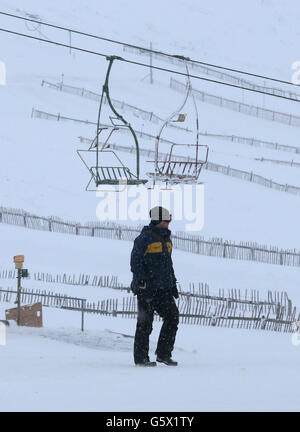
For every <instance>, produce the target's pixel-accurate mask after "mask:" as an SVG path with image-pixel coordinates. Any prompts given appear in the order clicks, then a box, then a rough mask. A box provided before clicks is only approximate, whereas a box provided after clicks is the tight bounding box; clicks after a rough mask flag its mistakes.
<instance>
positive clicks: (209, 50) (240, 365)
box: [0, 0, 300, 411]
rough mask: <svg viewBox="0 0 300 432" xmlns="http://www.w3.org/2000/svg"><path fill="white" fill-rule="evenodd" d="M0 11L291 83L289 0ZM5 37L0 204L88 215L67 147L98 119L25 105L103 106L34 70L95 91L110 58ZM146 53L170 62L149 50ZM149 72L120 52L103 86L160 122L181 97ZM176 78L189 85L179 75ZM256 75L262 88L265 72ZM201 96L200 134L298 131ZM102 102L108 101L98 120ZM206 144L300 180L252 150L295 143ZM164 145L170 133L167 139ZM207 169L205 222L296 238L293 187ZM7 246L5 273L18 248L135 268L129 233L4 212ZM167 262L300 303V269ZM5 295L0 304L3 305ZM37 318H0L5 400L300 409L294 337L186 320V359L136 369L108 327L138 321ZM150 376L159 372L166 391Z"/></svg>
mask: <svg viewBox="0 0 300 432" xmlns="http://www.w3.org/2000/svg"><path fill="white" fill-rule="evenodd" d="M0 10H5V11H7V12H10V13H17V14H22V15H24V14H26V13H27V14H28V13H29V14H36V15H38V16H39V17H40V18H41V19H44V20H45V21H48V22H51V23H54V24H58V25H65V26H69V27H73V28H76V29H79V30H82V31H88V32H91V33H94V34H99V35H103V36H105V37H107V38H114V39H118V40H121V41H124V42H129V43H133V44H138V45H142V46H145V47H149V44H150V42H152V43H153V48H154V49H157V50H161V51H166V52H170V53H174V54H181V55H185V56H190V57H191V58H194V59H199V60H202V61H206V62H209V63H215V64H222V65H224V66H228V67H233V68H237V69H244V70H249V71H252V72H257V73H259V74H264V75H270V76H274V77H278V78H280V79H284V80H287V81H289V80H290V79H291V74H292V69H291V65H292V63H293V62H294V61H296V60H298V51H299V49H298V48H299V47H298V45H299V44H298V39H299V22H298V21H299V18H298V16H299V12H300V7H299V4H298V3H297V2H296V1H295V0H293V1H291V2H289V5H287V3H286V2H284V1H283V0H280V1H275V0H251V1H250V0H248V1H247V2H239V1H237V0H229V1H227V2H221V1H220V0H211V1H210V2H201V3H200V2H194V1H192V0H185V1H183V0H176V1H175V2H174V1H171V0H165V1H164V2H161V1H158V0H155V1H153V2H145V1H137V0H132V1H131V2H130V3H128V2H126V1H125V0H114V1H112V2H106V3H104V4H102V3H101V6H100V5H99V2H97V1H96V0H75V1H72V2H71V1H67V0H64V1H60V2H53V1H44V2H36V1H35V0H26V1H23V0H12V1H10V2H8V1H5V0H0ZM0 27H5V28H8V29H12V30H15V31H20V32H22V33H26V34H28V35H32V36H36V37H43V38H44V37H45V38H49V39H50V40H57V41H60V42H62V43H66V44H68V43H69V34H68V33H65V32H61V31H58V30H54V29H49V28H38V29H36V30H34V26H32V24H28V25H27V26H25V24H24V23H23V22H22V21H19V22H16V21H14V20H12V19H11V18H8V17H4V16H1V15H0ZM72 44H73V45H77V46H81V47H83V48H86V49H90V50H96V51H99V52H103V53H105V54H108V55H111V54H116V55H121V56H123V57H125V58H128V59H132V60H134V61H146V62H148V61H149V59H147V58H145V57H137V56H136V55H134V54H130V53H125V52H123V50H122V47H121V46H118V45H113V44H111V43H108V42H101V41H99V40H93V39H88V38H84V37H80V36H76V35H74V34H73V35H72ZM0 47H1V50H0V61H4V62H5V64H6V68H7V85H6V86H0V100H1V104H0V146H1V147H0V148H1V156H0V206H7V207H14V208H23V209H24V210H26V211H28V212H32V213H37V214H40V215H57V216H60V217H62V218H68V219H71V220H75V221H79V222H85V221H87V220H95V219H96V206H97V204H98V203H99V198H98V197H96V196H95V194H92V193H91V194H89V193H87V192H85V191H84V188H85V185H86V183H87V181H88V179H89V178H88V173H87V171H86V170H85V168H84V166H83V165H82V163H81V162H80V160H79V158H78V156H77V154H76V149H78V148H83V147H84V146H85V145H84V144H79V142H78V137H79V136H84V137H87V138H93V137H94V134H95V126H93V125H83V124H79V123H78V124H77V123H69V122H60V121H47V120H38V119H32V118H31V112H32V108H33V107H34V108H35V109H38V110H41V111H45V112H49V113H53V114H58V113H60V114H61V115H65V116H69V117H74V118H78V119H83V120H90V121H92V122H95V121H96V120H97V110H98V106H97V103H95V102H93V101H89V100H86V99H83V98H80V97H76V96H72V95H68V94H65V93H62V92H61V93H60V92H55V91H52V90H50V89H47V88H45V87H42V86H41V82H42V80H47V81H50V82H53V83H58V82H60V81H61V80H62V79H63V81H64V82H65V83H66V84H70V85H74V86H78V87H82V88H86V89H88V90H91V91H94V92H97V93H99V92H101V87H102V84H103V80H104V77H105V72H106V67H107V62H106V60H105V59H104V58H101V57H96V56H95V57H94V56H91V55H87V54H84V53H79V52H75V51H72V52H71V53H70V52H69V49H67V48H59V47H55V46H51V45H47V44H43V43H41V42H37V41H32V40H26V39H22V38H18V37H16V36H11V35H8V34H5V33H1V32H0ZM154 64H156V65H157V66H161V67H168V66H169V65H167V64H166V63H163V62H160V61H158V60H155V61H154ZM172 67H173V66H172ZM174 68H175V69H176V67H175V66H174ZM177 70H180V69H178V68H177ZM148 72H149V70H148V69H144V68H138V67H133V66H132V65H128V64H125V63H121V62H118V63H117V64H115V65H114V68H113V71H112V75H111V96H112V97H113V98H116V99H119V100H124V101H125V102H126V103H128V104H132V105H134V106H137V107H140V108H142V109H145V110H147V111H150V112H154V113H155V114H157V115H159V116H161V117H162V118H165V117H167V116H168V115H169V114H170V113H171V112H172V111H173V110H174V108H176V107H177V106H178V104H180V102H181V101H182V99H183V95H182V94H180V93H177V92H174V91H173V90H171V89H170V88H169V79H170V75H169V74H165V73H163V72H158V71H154V84H153V85H150V84H149V79H148V78H147V77H146V75H147V74H148ZM62 74H63V76H62ZM175 78H176V79H178V80H181V81H182V82H184V81H183V77H181V78H182V79H181V78H180V77H179V78H178V77H176V76H175ZM253 80H254V81H255V82H257V83H259V84H263V82H262V81H261V80H255V79H253ZM192 84H193V86H194V88H195V89H199V90H203V91H207V92H208V93H211V94H215V95H219V96H223V97H227V98H229V99H234V100H238V101H241V102H244V103H248V104H253V105H258V106H263V107H265V108H268V109H273V110H277V111H280V112H286V113H291V114H293V115H298V116H300V108H299V107H300V106H299V104H298V103H295V102H288V101H284V100H279V99H275V98H271V97H270V96H262V95H258V94H250V93H249V92H247V91H241V90H237V89H232V88H227V87H221V86H217V85H212V84H208V83H205V82H202V81H200V80H193V81H192ZM275 86H278V84H276V85H275ZM286 88H287V86H286ZM292 90H293V91H296V92H297V91H298V89H297V88H292ZM299 93H300V90H299ZM197 106H198V110H199V117H200V129H201V131H202V132H205V131H208V132H211V133H216V134H218V133H219V134H228V135H232V134H234V135H241V136H245V137H254V138H258V139H263V140H267V141H274V142H278V143H280V144H285V145H292V146H300V145H299V138H298V137H299V128H297V127H291V126H287V125H282V124H280V123H274V122H270V121H265V120H262V119H257V118H254V117H250V116H246V115H243V114H239V113H236V112H234V111H230V110H226V109H224V108H220V107H216V106H213V105H209V104H205V103H201V102H197ZM190 109H191V108H190V106H189V108H187V110H188V111H187V114H188V120H187V122H188V126H189V127H191V126H192V125H193V122H192V121H193V119H192V114H191V111H190ZM109 114H110V113H109V111H108V110H107V107H105V116H106V119H107V118H108V116H109ZM123 114H124V116H125V118H128V120H129V121H130V122H131V123H132V125H133V126H134V127H135V128H136V129H137V130H139V131H141V130H142V131H144V132H148V133H151V134H153V135H156V134H157V131H158V129H159V125H154V124H153V123H149V122H147V121H143V120H141V119H140V118H138V117H136V116H135V115H131V114H128V113H126V112H124V113H123ZM165 136H166V138H169V139H174V140H176V141H178V142H183V141H184V142H187V141H188V140H190V139H191V138H190V135H189V134H183V133H182V132H175V131H172V130H168V131H167V132H166V134H165ZM118 143H119V144H122V145H132V142H129V141H128V139H127V136H126V135H122V136H120V138H119V142H118ZM201 143H203V144H208V145H209V146H210V150H211V151H210V155H209V160H210V161H211V162H215V163H219V164H222V165H226V166H228V165H230V166H231V167H233V168H237V169H243V170H247V171H253V172H254V173H257V174H260V175H262V176H264V177H266V178H271V179H273V180H274V181H277V182H279V183H283V184H286V183H288V184H292V185H295V186H300V180H299V172H300V168H296V167H285V166H281V165H274V164H271V163H265V162H264V163H262V162H259V161H256V160H255V158H261V157H264V158H274V159H280V160H291V159H293V160H294V161H295V162H300V156H299V154H294V153H287V152H280V151H274V150H270V149H266V148H258V147H250V146H245V145H242V144H235V143H230V142H226V141H220V140H217V139H208V138H205V137H202V138H201ZM140 145H141V147H143V148H148V149H153V148H154V143H153V142H151V141H147V140H142V139H141V141H140ZM167 150H168V147H167V146H166V145H163V146H162V149H161V151H167ZM120 157H121V158H122V160H124V161H125V162H126V163H128V165H129V166H130V167H131V168H133V167H134V159H133V156H132V155H128V154H126V153H124V154H121V153H120ZM148 159H149V158H146V157H142V158H141V164H142V173H145V172H147V171H149V165H148V163H147V160H148ZM202 180H203V182H204V183H205V224H204V228H203V230H202V231H201V233H199V234H203V235H205V236H206V237H210V236H217V237H223V238H224V239H228V240H236V241H240V240H243V241H257V242H258V243H267V244H273V245H278V246H280V247H283V248H296V249H299V241H300V231H299V229H297V228H298V219H299V210H300V198H299V196H294V195H291V194H287V193H281V192H277V191H274V190H270V189H267V188H264V187H262V186H259V185H256V184H251V183H247V182H245V181H242V180H239V179H236V178H232V177H227V176H224V175H221V174H217V173H213V172H210V171H204V172H203V173H202ZM141 222H145V223H147V221H141ZM128 223H129V224H130V223H134V224H135V223H136V222H132V221H128ZM183 227H184V225H183V223H182V222H181V221H174V222H172V225H171V226H170V228H171V229H172V230H173V231H176V230H182V229H183ZM0 242H1V243H0V244H1V246H2V247H1V249H0V270H2V269H6V268H12V257H13V256H14V255H15V254H18V253H24V255H25V259H26V267H27V268H29V270H30V271H31V272H38V271H45V272H50V273H51V272H52V273H71V274H73V273H76V274H79V273H92V274H111V275H117V276H118V278H119V281H120V282H122V283H124V284H128V283H129V282H130V279H131V274H130V271H129V255H130V251H131V248H132V243H130V242H124V241H122V242H121V241H115V240H114V241H113V240H104V239H95V238H83V237H80V238H79V237H75V236H68V235H63V234H56V233H46V232H38V231H31V230H27V229H23V228H19V227H12V226H6V225H3V224H0ZM173 261H174V266H175V271H176V276H177V278H178V280H179V282H180V283H181V285H182V287H183V288H188V283H189V282H206V283H208V284H209V285H210V290H211V293H216V292H217V291H218V289H219V288H224V289H232V288H236V289H240V290H241V291H242V292H243V291H245V290H251V289H259V291H260V293H261V297H263V296H264V294H266V293H267V291H268V290H272V291H274V290H277V291H287V292H288V295H289V297H290V298H291V300H292V301H293V304H294V305H296V306H298V305H299V303H300V295H299V269H298V268H290V267H280V266H275V265H265V264H260V263H254V262H246V261H236V260H225V259H217V258H213V257H203V256H198V255H193V254H189V253H187V252H180V251H177V250H174V253H173ZM116 263H117V265H116ZM14 284H15V282H14V281H12V280H0V286H1V287H3V288H5V287H12V286H14ZM23 285H24V287H25V288H29V289H33V288H34V289H36V288H37V289H49V290H51V291H55V292H63V293H68V294H70V295H74V296H78V297H84V298H87V299H89V300H92V301H97V300H100V299H103V298H108V297H109V298H112V297H115V296H118V297H123V296H125V295H127V296H128V294H126V293H124V292H122V293H118V292H116V291H114V290H109V289H106V288H105V289H95V288H93V287H86V288H80V287H72V286H64V285H55V284H51V285H50V284H42V283H39V282H34V281H32V280H27V281H26V280H24V283H23ZM8 306H9V305H8V304H3V303H0V314H1V316H3V315H4V310H5V309H6V308H7V307H8ZM11 306H12V305H11ZM44 324H45V326H44V328H43V329H28V328H17V327H14V326H11V327H10V328H9V329H8V332H7V345H6V346H5V347H4V346H0V352H1V360H2V362H1V364H3V367H2V368H1V383H2V389H3V391H2V393H1V394H2V395H5V399H4V398H3V396H0V402H1V405H0V406H1V408H0V409H1V410H3V411H4V410H8V411H16V410H24V411H32V410H38V411H41V410H50V411H62V410H70V411H76V410H77V411H79V410H84V411H88V410H97V411H105V410H107V411H113V410H114V411H115V410H117V411H118V410H120V411H122V410H124V411H129V410H131V411H143V410H157V411H164V410H169V411H191V410H195V411H202V410H212V411H214V410H217V411H224V410H225V411H226V410H256V411H263V410H273V411H274V410H279V411H280V410H299V395H298V391H297V389H298V386H299V383H298V382H297V380H298V378H297V377H298V375H299V374H298V373H297V371H298V363H299V360H298V357H299V353H298V349H299V347H297V346H294V345H293V344H292V341H291V335H290V334H284V333H282V334H281V333H278V334H277V333H273V332H268V333H265V332H262V331H254V330H252V331H247V330H240V329H222V328H208V327H200V326H188V325H183V324H182V325H181V326H180V329H179V332H178V338H177V340H176V346H175V351H174V358H175V357H176V359H178V361H179V362H180V367H179V368H178V369H176V368H175V370H174V369H172V370H170V369H167V368H166V367H163V366H160V367H158V368H156V369H155V370H136V369H135V368H134V367H133V365H132V338H123V337H121V336H120V337H119V336H117V335H115V334H112V333H109V332H107V331H106V329H110V330H112V331H116V332H124V333H128V334H130V335H131V336H132V335H133V334H134V329H135V320H131V319H127V320H126V319H120V318H104V317H97V316H96V317H95V316H87V317H86V332H85V333H84V334H81V332H80V331H79V325H80V318H79V315H78V314H77V313H76V312H66V311H57V310H54V309H47V308H45V310H44ZM158 331H159V324H158V323H157V322H155V323H154V331H153V334H152V335H151V356H153V355H154V350H155V343H156V339H157V336H158ZM24 365H26V368H24ZM158 384H162V385H160V390H159V393H158V390H157V389H158ZM58 388H59V389H60V392H59V395H57V389H58ZM16 391H18V397H16Z"/></svg>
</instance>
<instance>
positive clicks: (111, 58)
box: [97, 56, 140, 179]
mask: <svg viewBox="0 0 300 432" xmlns="http://www.w3.org/2000/svg"><path fill="white" fill-rule="evenodd" d="M106 60H108V61H109V65H108V68H107V72H106V77H105V82H104V85H103V91H102V95H101V101H100V106H99V113H98V122H97V149H99V141H98V137H99V131H100V118H101V110H102V104H103V98H104V95H105V96H106V99H107V102H108V105H109V107H110V108H111V110H112V112H113V113H114V115H115V116H116V117H117V118H118V119H119V120H121V122H122V123H123V124H124V125H125V126H127V127H128V129H129V130H130V132H131V134H132V136H133V138H134V142H135V146H136V175H137V178H138V179H139V176H140V152H139V144H138V139H137V136H136V134H135V132H134V130H133V128H132V127H131V125H130V124H129V123H128V122H127V121H126V120H125V119H124V117H123V116H122V115H121V114H119V113H118V112H117V111H116V109H115V107H114V106H113V103H112V100H111V98H110V94H109V78H110V73H111V68H112V65H113V62H114V61H115V60H120V61H123V60H124V59H123V58H122V57H118V56H109V57H106ZM97 165H98V154H97Z"/></svg>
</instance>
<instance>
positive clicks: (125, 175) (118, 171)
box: [91, 166, 148, 186]
mask: <svg viewBox="0 0 300 432" xmlns="http://www.w3.org/2000/svg"><path fill="white" fill-rule="evenodd" d="M91 170H92V174H93V177H94V180H95V184H96V186H100V185H119V184H120V183H122V181H124V182H126V184H128V185H139V184H145V183H147V181H148V180H143V179H138V178H137V177H136V176H134V175H133V174H132V172H131V171H130V170H129V168H127V167H124V166H99V167H98V168H97V167H91Z"/></svg>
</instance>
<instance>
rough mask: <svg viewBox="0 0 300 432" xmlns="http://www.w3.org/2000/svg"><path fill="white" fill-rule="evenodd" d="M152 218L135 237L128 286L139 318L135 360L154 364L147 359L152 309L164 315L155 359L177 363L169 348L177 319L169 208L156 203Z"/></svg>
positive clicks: (176, 295)
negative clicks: (132, 294) (131, 275)
mask: <svg viewBox="0 0 300 432" xmlns="http://www.w3.org/2000/svg"><path fill="white" fill-rule="evenodd" d="M150 218H151V222H150V224H149V225H148V226H144V228H143V229H142V232H141V234H140V235H139V236H138V237H137V238H136V239H135V241H134V246H133V249H132V252H131V259H130V266H131V271H132V273H133V279H132V282H131V289H132V291H133V293H134V295H136V296H137V301H138V318H137V326H136V333H135V339H134V362H135V364H136V365H140V366H156V362H151V361H150V359H149V336H150V333H151V332H152V323H153V316H154V311H156V312H157V313H158V314H159V315H160V316H161V318H162V319H163V325H162V328H161V331H160V335H159V339H158V343H157V349H156V351H155V354H156V361H158V362H161V363H164V364H166V365H168V366H177V364H178V363H177V362H176V361H174V360H173V359H172V357H171V356H172V351H173V348H174V342H175V337H176V332H177V328H178V322H179V312H178V308H177V306H176V304H175V301H174V297H175V298H178V290H177V286H176V278H175V274H174V269H173V262H172V258H171V254H172V242H171V239H170V235H171V231H170V230H169V229H168V226H169V223H170V222H171V219H172V218H171V215H170V213H169V211H168V210H167V209H165V208H163V207H160V206H157V207H154V208H153V209H151V210H150Z"/></svg>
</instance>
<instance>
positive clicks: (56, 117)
mask: <svg viewBox="0 0 300 432" xmlns="http://www.w3.org/2000/svg"><path fill="white" fill-rule="evenodd" d="M31 118H38V119H42V120H53V121H66V122H74V123H80V124H85V125H93V126H97V123H95V122H92V121H90V120H82V119H76V118H73V117H67V116H63V115H61V114H60V113H58V114H52V113H47V112H45V111H40V110H37V109H35V108H32V111H31ZM101 126H103V127H111V124H110V125H109V124H104V123H103V124H101ZM134 132H135V133H136V135H137V136H138V137H140V138H143V139H147V140H155V139H156V137H155V136H154V135H151V134H149V133H147V132H143V131H138V130H136V129H134ZM118 133H121V134H126V135H130V134H131V132H130V130H129V129H128V128H125V127H121V128H120V129H119V130H118ZM87 141H88V139H87ZM160 142H162V143H166V144H170V145H172V144H174V142H173V141H170V140H168V139H166V138H161V139H160Z"/></svg>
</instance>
